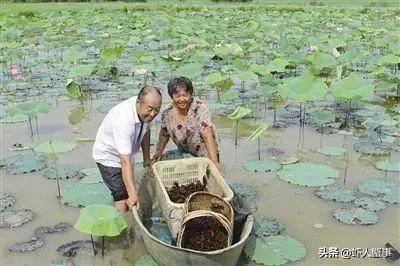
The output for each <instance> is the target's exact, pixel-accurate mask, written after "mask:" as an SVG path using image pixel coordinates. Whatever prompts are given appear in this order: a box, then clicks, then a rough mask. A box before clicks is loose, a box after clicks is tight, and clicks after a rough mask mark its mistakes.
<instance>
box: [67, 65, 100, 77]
mask: <svg viewBox="0 0 400 266" xmlns="http://www.w3.org/2000/svg"><path fill="white" fill-rule="evenodd" d="M94 68H95V65H93V64H88V65H77V66H74V67H73V68H71V70H70V71H69V75H68V76H69V77H70V78H71V79H78V78H85V77H88V76H90V75H91V74H92V72H93V71H94Z"/></svg>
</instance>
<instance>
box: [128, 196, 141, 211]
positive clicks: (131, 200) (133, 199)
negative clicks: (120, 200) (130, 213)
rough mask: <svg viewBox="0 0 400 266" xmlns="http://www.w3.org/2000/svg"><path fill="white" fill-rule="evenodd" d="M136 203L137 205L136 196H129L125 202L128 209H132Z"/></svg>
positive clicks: (137, 199)
mask: <svg viewBox="0 0 400 266" xmlns="http://www.w3.org/2000/svg"><path fill="white" fill-rule="evenodd" d="M138 203H139V198H138V196H137V195H136V194H135V195H131V196H129V198H128V199H127V200H126V205H127V206H128V208H129V209H132V207H133V206H135V205H137V204H138Z"/></svg>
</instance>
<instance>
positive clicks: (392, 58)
mask: <svg viewBox="0 0 400 266" xmlns="http://www.w3.org/2000/svg"><path fill="white" fill-rule="evenodd" d="M398 63H400V56H397V55H394V54H386V55H384V56H382V57H381V58H379V60H378V65H381V66H382V65H383V66H384V65H395V64H398Z"/></svg>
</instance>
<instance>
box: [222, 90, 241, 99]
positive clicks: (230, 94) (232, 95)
mask: <svg viewBox="0 0 400 266" xmlns="http://www.w3.org/2000/svg"><path fill="white" fill-rule="evenodd" d="M238 97H239V95H238V92H237V90H235V89H229V90H227V91H222V92H221V93H220V94H219V98H220V99H221V101H223V102H229V101H233V100H236V99H237V98H238Z"/></svg>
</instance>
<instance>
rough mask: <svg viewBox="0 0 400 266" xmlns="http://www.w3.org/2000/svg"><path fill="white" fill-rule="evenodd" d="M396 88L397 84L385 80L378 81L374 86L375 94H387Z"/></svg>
mask: <svg viewBox="0 0 400 266" xmlns="http://www.w3.org/2000/svg"><path fill="white" fill-rule="evenodd" d="M396 87H397V84H396V83H395V82H387V81H385V80H380V81H378V83H377V84H376V88H375V92H381V93H388V92H392V91H395V90H396Z"/></svg>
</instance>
